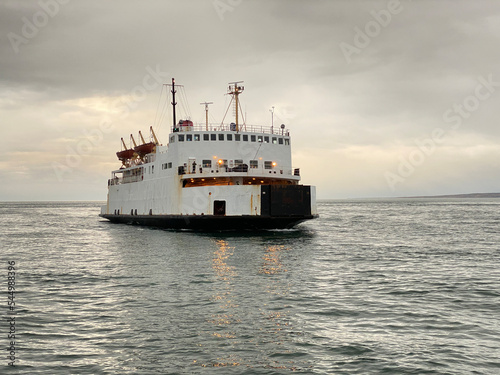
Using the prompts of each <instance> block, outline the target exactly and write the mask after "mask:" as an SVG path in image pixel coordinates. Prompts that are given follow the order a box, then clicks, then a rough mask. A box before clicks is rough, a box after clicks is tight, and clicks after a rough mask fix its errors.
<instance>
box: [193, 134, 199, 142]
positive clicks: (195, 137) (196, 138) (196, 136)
mask: <svg viewBox="0 0 500 375" xmlns="http://www.w3.org/2000/svg"><path fill="white" fill-rule="evenodd" d="M194 140H195V141H197V142H198V141H199V140H200V135H199V134H195V135H194Z"/></svg>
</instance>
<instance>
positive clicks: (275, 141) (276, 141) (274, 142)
mask: <svg viewBox="0 0 500 375" xmlns="http://www.w3.org/2000/svg"><path fill="white" fill-rule="evenodd" d="M276 143H278V140H277V139H276V137H273V145H275V144H276Z"/></svg>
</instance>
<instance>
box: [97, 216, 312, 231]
mask: <svg viewBox="0 0 500 375" xmlns="http://www.w3.org/2000/svg"><path fill="white" fill-rule="evenodd" d="M99 216H101V217H103V218H105V219H108V220H109V221H110V222H112V223H122V224H134V225H145V226H151V227H158V228H168V229H191V230H196V231H226V230H256V229H288V228H292V227H294V226H295V225H297V224H299V223H301V222H303V221H306V220H310V219H314V218H316V217H318V215H305V216H282V217H279V216H278V217H276V216H273V217H263V216H253V215H241V216H216V215H110V214H101V215H99Z"/></svg>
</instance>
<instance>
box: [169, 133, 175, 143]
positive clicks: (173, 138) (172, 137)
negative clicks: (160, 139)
mask: <svg viewBox="0 0 500 375" xmlns="http://www.w3.org/2000/svg"><path fill="white" fill-rule="evenodd" d="M174 142H175V136H174V135H173V136H171V137H170V143H174Z"/></svg>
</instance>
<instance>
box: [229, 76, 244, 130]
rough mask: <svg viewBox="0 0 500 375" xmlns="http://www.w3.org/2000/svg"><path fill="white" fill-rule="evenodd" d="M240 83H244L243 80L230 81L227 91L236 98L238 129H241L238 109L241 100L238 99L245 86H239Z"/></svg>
mask: <svg viewBox="0 0 500 375" xmlns="http://www.w3.org/2000/svg"><path fill="white" fill-rule="evenodd" d="M238 83H243V81H238V82H230V83H229V84H230V86H229V88H228V91H227V93H228V94H229V95H233V98H234V115H235V120H236V121H235V122H236V131H239V130H240V129H239V125H238V109H239V101H238V95H240V94H241V93H242V92H243V90H244V89H245V87H243V86H238Z"/></svg>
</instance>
